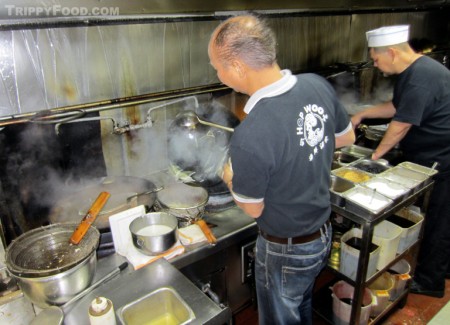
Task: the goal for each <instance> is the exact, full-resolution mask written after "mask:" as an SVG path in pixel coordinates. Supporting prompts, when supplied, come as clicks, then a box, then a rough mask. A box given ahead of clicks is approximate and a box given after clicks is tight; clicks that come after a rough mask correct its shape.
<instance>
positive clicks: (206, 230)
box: [195, 219, 217, 245]
mask: <svg viewBox="0 0 450 325" xmlns="http://www.w3.org/2000/svg"><path fill="white" fill-rule="evenodd" d="M195 223H196V224H197V225H198V226H199V227H200V229H201V230H202V231H203V233H204V234H205V236H206V239H207V240H208V242H209V243H210V244H211V245H215V244H216V243H217V239H216V237H215V236H214V234H213V233H212V231H211V229H209V227H208V225H207V224H206V222H205V220H202V219H200V220H197V221H196V222H195Z"/></svg>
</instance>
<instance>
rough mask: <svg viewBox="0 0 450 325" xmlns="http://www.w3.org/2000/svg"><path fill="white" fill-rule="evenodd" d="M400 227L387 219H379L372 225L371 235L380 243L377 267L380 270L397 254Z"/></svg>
mask: <svg viewBox="0 0 450 325" xmlns="http://www.w3.org/2000/svg"><path fill="white" fill-rule="evenodd" d="M401 234H402V228H400V227H399V226H397V225H395V224H393V223H392V222H389V221H387V220H383V221H381V222H380V223H379V224H378V225H376V226H375V227H374V230H373V237H374V238H376V239H377V241H379V242H380V243H381V250H380V257H379V259H378V263H377V269H378V270H381V269H383V268H384V267H385V266H386V265H388V264H389V263H390V262H392V261H393V260H394V258H395V256H396V254H397V249H398V244H399V242H400V235H401Z"/></svg>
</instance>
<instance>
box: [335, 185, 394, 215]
mask: <svg viewBox="0 0 450 325" xmlns="http://www.w3.org/2000/svg"><path fill="white" fill-rule="evenodd" d="M343 196H344V198H345V209H346V210H347V211H349V212H351V213H354V214H358V215H368V214H369V215H370V216H375V215H378V214H380V213H382V212H383V211H384V210H386V209H387V208H388V207H390V206H391V205H392V204H393V201H392V200H391V199H389V198H387V197H386V196H384V195H382V194H380V193H378V192H377V191H376V190H372V189H370V188H367V187H362V186H358V187H355V188H353V189H351V190H348V191H347V192H345V193H343Z"/></svg>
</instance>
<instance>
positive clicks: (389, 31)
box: [366, 25, 409, 47]
mask: <svg viewBox="0 0 450 325" xmlns="http://www.w3.org/2000/svg"><path fill="white" fill-rule="evenodd" d="M366 37H367V43H368V46H369V47H383V46H389V45H395V44H401V43H406V42H408V39H409V25H398V26H389V27H381V28H377V29H374V30H370V31H368V32H366Z"/></svg>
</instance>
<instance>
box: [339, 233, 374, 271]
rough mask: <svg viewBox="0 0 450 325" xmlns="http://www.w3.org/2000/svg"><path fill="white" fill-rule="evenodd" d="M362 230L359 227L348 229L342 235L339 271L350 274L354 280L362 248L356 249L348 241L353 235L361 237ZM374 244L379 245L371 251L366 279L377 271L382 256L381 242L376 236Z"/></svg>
mask: <svg viewBox="0 0 450 325" xmlns="http://www.w3.org/2000/svg"><path fill="white" fill-rule="evenodd" d="M361 236H362V231H361V229H358V228H353V229H350V230H349V231H347V232H346V233H345V234H343V235H342V236H341V254H340V263H339V271H340V272H341V273H342V274H344V275H346V276H348V277H349V278H350V279H352V280H356V273H357V271H358V259H359V255H360V250H359V249H356V248H354V247H352V246H350V245H349V244H347V241H348V240H349V239H351V238H353V237H355V238H361ZM372 244H374V245H376V246H377V247H376V248H375V249H374V250H373V251H372V252H370V253H369V265H368V267H367V275H366V280H367V279H369V278H370V277H371V276H372V275H374V274H375V272H376V271H377V269H376V268H377V263H378V259H379V257H380V251H381V247H380V244H381V243H380V242H378V241H377V239H376V238H375V237H374V238H373V239H372Z"/></svg>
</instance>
